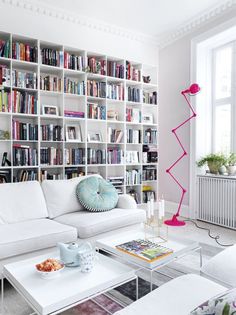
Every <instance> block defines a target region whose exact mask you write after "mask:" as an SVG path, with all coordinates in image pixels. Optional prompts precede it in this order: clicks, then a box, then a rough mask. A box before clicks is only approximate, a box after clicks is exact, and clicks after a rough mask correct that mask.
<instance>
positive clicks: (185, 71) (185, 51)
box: [159, 10, 236, 205]
mask: <svg viewBox="0 0 236 315" xmlns="http://www.w3.org/2000/svg"><path fill="white" fill-rule="evenodd" d="M235 15H236V10H232V11H231V12H230V13H227V14H225V15H224V16H221V17H220V18H218V19H215V20H214V21H212V22H211V23H208V24H207V25H204V26H203V27H201V28H199V29H197V30H195V31H193V32H192V33H190V34H188V35H186V36H185V37H183V38H181V39H179V40H177V41H175V42H173V43H172V44H171V45H169V46H167V47H165V48H163V49H161V50H160V51H159V69H160V71H159V91H160V98H159V104H160V109H159V114H160V117H161V120H160V159H159V161H160V167H159V173H160V175H159V183H160V192H161V194H163V195H164V197H165V199H166V200H169V201H172V202H175V203H177V202H179V199H180V190H179V189H178V188H177V187H176V184H175V183H174V182H173V180H172V179H171V178H170V177H169V176H168V175H167V174H166V173H165V169H166V168H167V167H169V166H170V165H171V163H172V162H173V161H174V160H175V159H176V158H177V157H178V156H179V155H180V153H182V151H181V150H180V148H179V145H178V144H177V142H176V139H175V138H174V136H173V135H172V134H171V132H170V131H171V129H173V128H174V127H175V126H177V125H178V124H179V123H180V122H181V121H183V120H185V119H186V118H187V117H188V116H189V111H188V107H187V104H186V102H185V100H184V98H183V96H181V94H180V92H181V91H182V90H183V89H186V88H188V86H189V85H190V83H192V82H190V75H191V74H190V70H191V69H190V63H191V40H192V38H194V37H196V36H198V35H200V34H202V33H204V32H206V31H208V30H209V29H211V28H213V27H215V26H217V25H219V24H220V23H224V22H225V21H227V20H229V19H231V18H233V17H235ZM179 135H180V136H181V139H182V140H183V143H184V145H185V148H186V149H187V151H188V152H189V150H190V128H189V124H188V125H186V126H184V127H183V129H182V130H181V132H179ZM189 164H190V163H189V156H187V157H186V158H185V159H184V161H182V162H181V163H180V164H178V166H177V167H176V168H175V171H174V173H175V175H176V176H177V177H178V178H179V179H180V181H181V183H183V185H184V187H186V188H187V190H188V191H189V177H190V165H189ZM184 204H185V205H189V194H188V193H187V194H186V197H185V199H184Z"/></svg>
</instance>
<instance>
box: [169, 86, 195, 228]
mask: <svg viewBox="0 0 236 315" xmlns="http://www.w3.org/2000/svg"><path fill="white" fill-rule="evenodd" d="M198 92H200V87H199V85H198V84H197V83H194V84H192V85H191V86H190V87H189V89H187V90H184V91H182V92H181V94H182V95H183V97H184V98H185V100H186V102H187V104H188V106H189V109H190V111H191V113H192V115H191V116H190V117H189V118H188V119H186V120H185V121H183V122H182V123H181V124H180V125H178V126H177V127H176V128H174V129H172V133H173V134H174V135H175V137H176V139H177V141H178V143H179V145H180V146H181V148H182V150H183V153H182V155H181V156H180V157H179V158H178V159H177V160H176V161H175V162H174V163H173V164H172V165H171V166H170V167H169V168H167V170H166V173H168V174H169V175H170V176H171V177H172V178H173V180H174V181H175V182H176V184H177V185H178V186H179V187H180V189H181V190H182V194H181V198H180V202H179V206H178V210H177V212H176V214H174V215H173V217H172V219H170V220H166V221H165V224H166V225H171V226H183V225H185V222H184V221H180V220H178V216H179V214H180V210H181V206H182V202H183V199H184V195H185V194H186V192H187V190H186V189H185V188H184V187H183V186H182V185H181V183H180V182H179V181H178V179H177V178H176V177H175V176H174V175H173V174H172V173H171V170H172V169H173V167H174V166H175V165H177V164H178V163H179V162H180V161H181V160H182V159H183V158H184V157H185V156H186V155H187V152H186V150H185V148H184V146H183V144H182V142H181V141H180V139H179V137H178V135H177V130H178V129H179V128H181V127H182V126H184V125H185V124H186V123H187V122H189V121H190V120H191V119H192V118H194V117H196V116H197V114H196V113H195V111H194V109H193V107H192V106H191V104H190V102H189V100H188V98H187V96H186V94H189V95H196V94H197V93H198Z"/></svg>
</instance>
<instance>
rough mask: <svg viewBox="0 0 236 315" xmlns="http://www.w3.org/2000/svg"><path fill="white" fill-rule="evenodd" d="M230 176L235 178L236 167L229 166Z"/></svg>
mask: <svg viewBox="0 0 236 315" xmlns="http://www.w3.org/2000/svg"><path fill="white" fill-rule="evenodd" d="M227 171H228V175H230V176H233V175H235V174H236V165H229V166H227Z"/></svg>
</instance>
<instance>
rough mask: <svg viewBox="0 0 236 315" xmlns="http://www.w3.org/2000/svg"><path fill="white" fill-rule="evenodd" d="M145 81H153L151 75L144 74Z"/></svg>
mask: <svg viewBox="0 0 236 315" xmlns="http://www.w3.org/2000/svg"><path fill="white" fill-rule="evenodd" d="M143 82H144V83H150V82H151V77H150V75H146V76H145V75H143Z"/></svg>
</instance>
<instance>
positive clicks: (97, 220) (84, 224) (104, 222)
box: [55, 208, 146, 238]
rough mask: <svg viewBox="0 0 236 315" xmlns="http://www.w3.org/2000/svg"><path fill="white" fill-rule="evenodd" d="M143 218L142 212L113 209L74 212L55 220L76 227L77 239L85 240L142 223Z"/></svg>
mask: <svg viewBox="0 0 236 315" xmlns="http://www.w3.org/2000/svg"><path fill="white" fill-rule="evenodd" d="M145 218H146V216H145V211H144V210H141V209H119V208H115V209H112V210H111V211H108V212H88V211H79V212H74V213H70V214H65V215H63V216H60V217H57V218H56V219H55V220H57V221H58V222H61V223H64V224H69V225H71V226H74V227H76V228H77V231H78V235H79V237H80V238H87V237H91V236H94V235H97V234H100V233H103V232H108V231H111V230H115V229H119V228H121V227H124V226H127V225H132V224H138V223H141V222H144V221H145Z"/></svg>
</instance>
